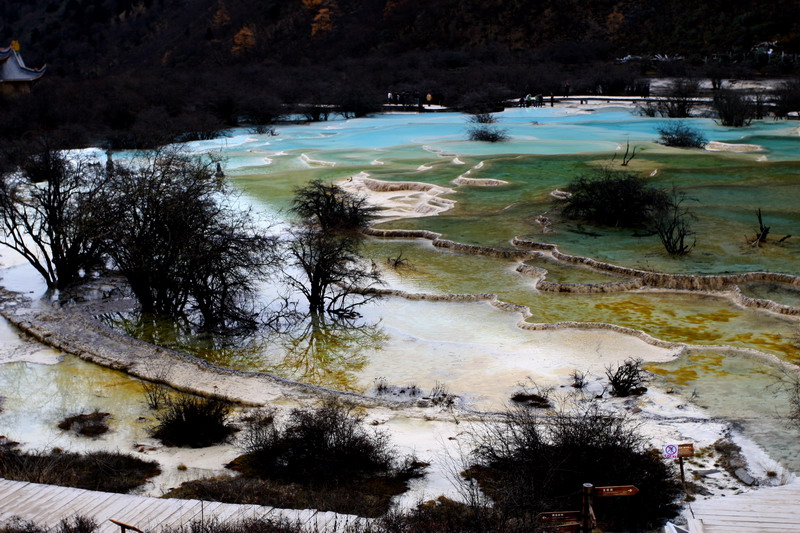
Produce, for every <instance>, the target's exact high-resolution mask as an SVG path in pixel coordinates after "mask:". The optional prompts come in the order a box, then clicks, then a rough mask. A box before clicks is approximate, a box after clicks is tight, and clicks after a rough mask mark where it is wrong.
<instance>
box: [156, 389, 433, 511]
mask: <svg viewBox="0 0 800 533" xmlns="http://www.w3.org/2000/svg"><path fill="white" fill-rule="evenodd" d="M246 422H247V428H246V429H245V431H244V433H243V436H242V437H241V443H242V445H243V447H244V448H245V450H246V452H247V453H246V454H245V455H243V456H241V457H238V458H237V459H235V460H234V461H233V462H232V463H231V464H230V465H229V467H230V468H233V469H234V470H238V471H239V472H241V474H242V476H241V477H233V476H221V477H218V478H213V479H206V480H198V481H192V482H188V483H184V484H183V485H182V486H181V487H180V488H179V489H177V490H175V491H173V492H171V493H170V494H169V496H171V497H180V498H203V499H213V500H217V501H225V502H231V503H252V504H259V505H271V506H276V507H290V508H299V509H308V508H312V509H320V510H326V511H336V512H342V513H352V514H358V515H360V516H372V517H374V516H380V515H382V514H383V513H385V512H386V511H387V510H388V509H389V506H390V503H391V499H392V497H394V496H396V495H397V494H400V493H402V492H404V491H405V490H406V488H407V482H408V481H409V480H410V479H411V478H412V477H416V476H419V475H420V473H421V470H422V468H423V467H424V465H423V464H421V463H419V462H417V461H416V460H415V458H414V457H411V456H409V457H398V454H397V452H396V450H394V449H393V448H392V447H391V446H390V445H389V440H388V436H387V434H386V433H383V432H380V431H377V430H367V429H366V428H365V427H364V425H363V416H361V415H359V414H356V412H355V409H354V407H352V406H347V405H342V404H339V403H337V402H335V401H334V400H332V399H329V400H327V401H326V402H325V403H324V404H323V405H322V406H320V407H318V408H316V409H294V410H293V411H291V412H290V413H289V416H288V418H287V419H286V420H285V421H283V422H282V423H277V422H276V421H275V419H274V416H273V413H272V412H270V411H264V412H261V413H257V414H256V415H254V416H253V417H251V419H250V420H248V421H246Z"/></svg>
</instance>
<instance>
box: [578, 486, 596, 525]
mask: <svg viewBox="0 0 800 533" xmlns="http://www.w3.org/2000/svg"><path fill="white" fill-rule="evenodd" d="M593 489H594V485H592V484H591V483H584V484H583V490H582V491H581V533H590V532H591V529H590V528H591V525H590V522H591V520H590V519H589V513H590V512H591V509H592V492H594V491H593Z"/></svg>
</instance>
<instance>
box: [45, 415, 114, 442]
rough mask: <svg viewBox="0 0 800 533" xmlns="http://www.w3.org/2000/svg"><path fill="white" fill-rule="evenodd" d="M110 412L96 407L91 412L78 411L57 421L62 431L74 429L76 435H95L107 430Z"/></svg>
mask: <svg viewBox="0 0 800 533" xmlns="http://www.w3.org/2000/svg"><path fill="white" fill-rule="evenodd" d="M110 417H111V413H101V412H100V411H98V410H97V409H95V410H94V411H92V412H91V413H88V414H87V413H80V414H77V415H72V416H68V417H66V418H65V419H64V420H62V421H61V422H59V423H58V428H59V429H63V430H64V431H74V432H75V433H77V434H78V435H84V436H86V437H97V436H99V435H102V434H104V433H107V432H108V418H110Z"/></svg>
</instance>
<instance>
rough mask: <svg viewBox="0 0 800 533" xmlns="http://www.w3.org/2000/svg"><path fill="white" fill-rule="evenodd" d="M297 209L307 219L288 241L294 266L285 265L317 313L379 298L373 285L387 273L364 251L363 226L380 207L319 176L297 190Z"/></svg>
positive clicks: (348, 310)
mask: <svg viewBox="0 0 800 533" xmlns="http://www.w3.org/2000/svg"><path fill="white" fill-rule="evenodd" d="M292 211H293V212H294V213H295V214H297V215H298V216H300V217H301V219H302V221H303V222H302V224H301V225H300V226H299V227H298V228H297V229H295V230H293V231H292V239H291V241H290V242H289V244H288V246H287V252H288V255H289V258H290V262H291V266H292V267H294V269H293V270H292V269H285V279H286V281H287V282H288V283H289V285H290V286H292V287H293V288H295V289H296V290H298V291H299V292H300V293H301V294H302V295H303V296H304V297H305V299H306V300H307V301H308V306H309V312H310V313H311V314H312V315H321V314H323V313H332V314H337V315H340V316H355V315H356V314H357V313H356V311H355V308H356V307H358V306H360V305H362V304H364V303H366V302H367V301H369V300H371V299H373V298H375V295H374V294H371V293H370V292H369V291H368V290H367V289H369V288H370V287H372V286H374V285H376V284H377V283H380V279H381V277H380V272H379V271H378V269H377V266H376V265H375V264H374V263H371V264H370V263H367V262H366V261H365V260H364V259H363V258H362V257H361V256H360V249H361V244H362V240H363V238H364V236H363V233H361V229H363V228H364V227H366V225H367V223H368V221H369V220H370V218H371V217H372V215H373V213H374V208H373V207H371V206H369V205H368V204H367V201H366V199H365V198H363V197H359V196H355V195H353V194H350V193H348V192H347V191H345V190H344V189H342V188H341V187H339V186H338V185H328V184H325V183H323V182H321V181H319V180H314V181H312V182H310V183H309V184H308V185H306V186H305V187H302V188H300V189H298V190H297V191H296V192H295V198H294V207H293V208H292Z"/></svg>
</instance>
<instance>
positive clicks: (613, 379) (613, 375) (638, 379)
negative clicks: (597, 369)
mask: <svg viewBox="0 0 800 533" xmlns="http://www.w3.org/2000/svg"><path fill="white" fill-rule="evenodd" d="M643 363H644V361H642V360H641V359H633V358H628V359H626V360H625V361H623V362H622V364H620V365H617V366H616V367H614V366H611V365H609V366H607V367H606V376H607V377H608V382H609V384H610V385H611V393H612V394H613V395H614V396H620V397H625V396H631V395H639V394H643V393H645V392H647V388H646V387H644V384H645V382H646V381H647V379H648V374H647V371H646V370H644V369H643V368H642V364H643Z"/></svg>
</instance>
